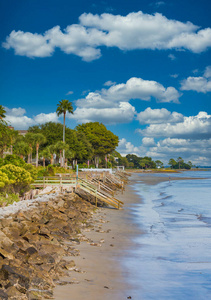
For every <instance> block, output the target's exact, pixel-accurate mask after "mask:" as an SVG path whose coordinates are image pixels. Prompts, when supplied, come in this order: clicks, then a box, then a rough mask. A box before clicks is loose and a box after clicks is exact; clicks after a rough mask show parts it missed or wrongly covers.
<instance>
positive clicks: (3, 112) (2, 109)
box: [0, 105, 6, 121]
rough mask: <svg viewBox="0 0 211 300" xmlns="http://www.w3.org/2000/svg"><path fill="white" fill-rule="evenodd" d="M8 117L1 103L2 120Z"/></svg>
mask: <svg viewBox="0 0 211 300" xmlns="http://www.w3.org/2000/svg"><path fill="white" fill-rule="evenodd" d="M5 117H6V110H5V109H4V107H3V106H2V105H0V121H2V120H3V119H4V118H5Z"/></svg>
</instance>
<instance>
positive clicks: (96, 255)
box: [54, 173, 178, 300]
mask: <svg viewBox="0 0 211 300" xmlns="http://www.w3.org/2000/svg"><path fill="white" fill-rule="evenodd" d="M146 175H147V176H146V177H145V176H144V180H142V178H140V176H139V174H135V173H133V174H131V176H130V177H129V180H128V184H127V185H126V188H125V191H124V192H123V194H121V193H118V194H117V195H116V197H117V198H118V199H120V200H121V201H123V202H124V208H123V209H122V210H115V209H110V208H98V211H97V212H96V213H95V214H94V215H93V217H92V218H93V225H94V228H93V230H91V231H90V232H87V231H86V230H85V231H84V232H83V234H84V235H85V236H86V237H87V238H88V239H91V240H92V241H93V244H95V246H91V245H90V244H88V243H86V242H85V241H84V242H81V243H80V244H79V245H76V248H77V249H78V250H79V251H80V255H79V256H77V257H75V258H74V261H75V263H76V266H77V269H78V272H77V271H76V272H74V273H70V277H69V279H71V280H75V281H76V282H77V284H72V285H66V286H56V287H55V289H54V297H55V300H68V299H74V300H82V299H84V297H86V300H92V299H103V300H111V299H115V300H122V299H131V298H130V297H131V295H130V290H132V289H134V287H133V286H131V285H130V284H129V283H128V280H127V276H128V274H127V269H126V267H124V259H126V258H127V257H128V254H129V255H131V254H130V250H131V249H132V248H135V247H137V246H136V244H135V242H134V241H133V240H134V238H135V237H137V236H138V235H141V234H143V233H144V232H143V231H142V230H141V228H140V227H139V226H137V225H136V223H135V222H134V220H133V216H132V213H131V210H132V209H133V207H135V206H136V205H137V204H141V197H140V195H138V194H137V193H136V192H135V190H134V189H133V187H132V185H133V184H134V183H135V182H144V183H145V184H149V185H154V184H158V183H160V182H163V181H166V180H168V179H166V178H165V177H155V178H154V177H152V176H150V175H148V174H146ZM176 179H178V178H176ZM100 241H103V242H102V243H101V246H99V244H100ZM63 280H64V281H65V280H68V277H64V278H63Z"/></svg>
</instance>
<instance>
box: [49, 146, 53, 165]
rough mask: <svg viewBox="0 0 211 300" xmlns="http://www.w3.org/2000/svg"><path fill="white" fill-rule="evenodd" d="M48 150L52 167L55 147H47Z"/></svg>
mask: <svg viewBox="0 0 211 300" xmlns="http://www.w3.org/2000/svg"><path fill="white" fill-rule="evenodd" d="M48 149H49V152H50V155H51V157H50V160H51V165H53V163H54V157H53V155H54V153H55V145H50V146H48Z"/></svg>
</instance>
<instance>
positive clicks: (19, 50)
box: [3, 1, 211, 61]
mask: <svg viewBox="0 0 211 300" xmlns="http://www.w3.org/2000/svg"><path fill="white" fill-rule="evenodd" d="M157 3H162V1H160V2H157ZM102 46H106V47H117V48H119V49H121V50H135V49H151V50H156V49H158V50H162V49H169V50H170V49H175V50H181V49H187V50H190V51H192V52H195V53H200V52H202V51H205V50H207V49H208V48H209V47H210V46H211V28H205V29H200V30H199V27H198V26H196V25H194V24H192V23H191V22H186V23H183V22H180V21H177V20H170V19H168V18H166V17H165V16H163V15H162V14H160V13H155V14H152V15H150V14H144V13H143V12H142V11H139V12H133V13H129V14H128V15H126V16H121V15H113V14H109V13H104V14H101V15H98V14H96V15H93V14H91V13H89V14H86V13H84V14H82V15H81V16H80V17H79V24H72V25H68V26H67V27H66V28H65V29H64V30H63V31H62V30H61V28H60V27H59V26H55V27H53V28H51V29H49V30H48V31H46V32H44V33H43V34H38V33H31V32H23V31H20V30H18V31H15V30H13V31H12V32H11V33H10V35H9V36H7V38H6V41H5V42H4V43H3V47H4V48H5V49H14V51H15V54H16V55H22V56H27V57H31V58H33V57H48V56H52V55H53V53H54V51H55V49H56V48H59V49H61V50H62V51H63V52H64V53H66V54H74V55H77V56H79V57H81V58H82V59H83V60H84V61H92V60H95V59H98V58H100V56H101V49H100V47H102Z"/></svg>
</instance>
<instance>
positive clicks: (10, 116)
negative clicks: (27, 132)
mask: <svg viewBox="0 0 211 300" xmlns="http://www.w3.org/2000/svg"><path fill="white" fill-rule="evenodd" d="M5 110H6V118H5V120H6V121H7V122H8V124H9V125H11V126H13V127H14V128H15V129H16V130H18V129H19V130H21V129H28V128H29V127H30V126H34V125H39V124H43V123H46V122H50V121H51V122H58V117H57V114H56V113H49V114H44V113H41V114H38V115H36V116H34V117H32V118H29V117H27V116H25V114H26V110H25V109H24V108H21V107H19V108H12V109H9V108H7V107H6V108H5Z"/></svg>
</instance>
